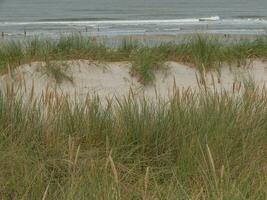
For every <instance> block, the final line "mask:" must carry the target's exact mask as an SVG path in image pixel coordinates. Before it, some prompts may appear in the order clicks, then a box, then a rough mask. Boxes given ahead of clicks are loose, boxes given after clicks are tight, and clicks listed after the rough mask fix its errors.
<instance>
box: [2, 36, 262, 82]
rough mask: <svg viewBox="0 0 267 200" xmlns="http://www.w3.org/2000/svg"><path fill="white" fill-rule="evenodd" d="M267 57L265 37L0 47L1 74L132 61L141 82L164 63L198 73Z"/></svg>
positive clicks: (79, 40)
mask: <svg viewBox="0 0 267 200" xmlns="http://www.w3.org/2000/svg"><path fill="white" fill-rule="evenodd" d="M266 57H267V37H265V36H262V37H259V38H255V39H254V40H242V39H241V40H239V41H236V42H231V43H223V42H222V41H220V40H219V39H218V38H216V37H209V36H203V35H195V36H193V37H189V38H186V39H185V40H184V41H183V42H181V43H179V44H176V43H162V44H160V45H154V46H149V45H144V44H140V43H138V42H137V41H135V40H133V39H130V40H126V39H125V40H123V41H122V42H121V44H119V45H118V46H117V47H109V46H107V45H105V44H100V43H97V42H96V41H95V40H93V39H92V38H90V37H85V36H82V35H75V34H74V35H69V36H62V37H60V38H59V39H41V38H34V39H30V40H27V41H4V42H2V43H1V44H0V71H1V72H6V71H7V69H8V66H10V67H11V68H13V67H17V66H19V65H20V64H24V63H29V62H32V61H44V60H70V59H89V60H98V61H131V62H132V63H133V69H132V70H131V71H132V73H133V74H135V75H136V76H137V77H139V79H140V80H141V81H142V82H143V83H149V82H152V81H153V77H154V70H158V69H159V68H161V67H162V66H163V64H164V62H165V61H172V60H174V61H177V62H184V63H187V64H189V65H191V66H193V67H196V68H197V69H198V70H199V71H200V72H202V71H208V70H214V69H215V70H219V69H220V66H221V64H223V63H228V64H238V65H240V66H241V65H243V64H244V63H245V62H246V61H247V59H258V58H266Z"/></svg>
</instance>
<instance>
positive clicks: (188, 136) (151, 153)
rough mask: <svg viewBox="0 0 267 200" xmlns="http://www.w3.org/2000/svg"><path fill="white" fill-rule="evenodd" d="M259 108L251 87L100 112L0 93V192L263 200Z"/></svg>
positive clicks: (264, 156) (11, 195)
mask: <svg viewBox="0 0 267 200" xmlns="http://www.w3.org/2000/svg"><path fill="white" fill-rule="evenodd" d="M47 98H50V97H47ZM60 99H61V100H60ZM44 109H45V113H44V111H43V110H44ZM266 109H267V100H266V91H265V90H263V91H261V90H257V88H252V87H246V89H245V91H244V94H243V95H241V94H240V96H235V95H230V94H228V93H222V94H218V93H209V92H205V93H202V92H199V93H196V92H193V91H191V90H187V91H177V93H176V95H175V96H174V97H173V98H170V99H169V100H168V101H163V100H161V101H159V102H157V103H156V104H155V103H152V102H150V101H148V100H145V99H141V100H140V99H139V100H138V99H135V98H134V97H131V96H130V97H128V98H125V99H124V100H117V101H113V102H112V101H111V100H108V103H107V105H105V106H103V105H102V104H101V102H100V101H99V99H98V98H91V99H87V100H86V101H85V102H84V103H80V104H74V105H73V104H71V103H69V102H68V100H67V99H64V98H58V100H57V101H53V99H51V100H49V99H45V100H42V101H34V102H28V103H27V102H24V103H23V102H22V101H21V100H20V98H18V97H17V98H16V97H14V95H10V97H4V96H2V95H0V153H1V162H0V180H1V181H0V188H1V190H0V196H1V198H2V199H47V200H48V199H170V200H171V199H196V200H202V199H211V200H213V199H214V200H215V199H216V200H217V199H251V200H252V199H259V200H261V199H262V200H264V199H265V198H266V185H267V171H266V162H267V147H266V143H267V135H266V131H267V115H266Z"/></svg>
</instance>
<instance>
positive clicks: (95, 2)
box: [0, 0, 267, 35]
mask: <svg viewBox="0 0 267 200" xmlns="http://www.w3.org/2000/svg"><path fill="white" fill-rule="evenodd" d="M210 16H220V17H221V20H218V21H206V22H200V21H199V18H201V17H210ZM178 19H179V20H178ZM118 20H120V21H123V22H121V23H118ZM125 20H126V21H125ZM132 20H134V21H132ZM266 28H267V1H266V0H253V1H252V0H134V1H133V0H0V31H1V32H6V33H7V34H10V35H20V34H21V35H23V32H24V30H26V31H27V33H29V34H37V33H38V34H40V33H44V34H52V35H53V34H58V33H64V32H73V31H84V32H85V31H88V32H90V33H91V34H93V35H123V34H125V35H127V34H133V33H134V34H177V33H187V32H194V31H207V32H213V33H233V34H235V33H236V34H266Z"/></svg>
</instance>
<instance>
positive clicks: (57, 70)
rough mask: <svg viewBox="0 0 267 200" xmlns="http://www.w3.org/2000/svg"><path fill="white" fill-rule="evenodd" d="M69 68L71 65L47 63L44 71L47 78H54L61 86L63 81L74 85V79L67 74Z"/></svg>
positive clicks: (43, 68)
mask: <svg viewBox="0 0 267 200" xmlns="http://www.w3.org/2000/svg"><path fill="white" fill-rule="evenodd" d="M68 68H69V65H68V64H65V63H60V62H51V61H46V62H45V64H44V66H43V67H42V70H43V71H44V73H45V74H46V75H47V76H49V77H52V78H53V79H54V80H55V81H56V83H59V84H60V83H62V82H63V81H69V82H71V83H73V78H72V77H71V76H70V75H68V74H67V70H68Z"/></svg>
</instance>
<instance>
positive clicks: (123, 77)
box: [0, 60, 267, 99]
mask: <svg viewBox="0 0 267 200" xmlns="http://www.w3.org/2000/svg"><path fill="white" fill-rule="evenodd" d="M57 64H58V65H64V66H68V67H67V69H66V74H68V76H70V77H72V79H73V82H70V81H67V80H64V81H62V83H57V82H56V81H55V80H54V79H53V77H50V76H49V75H47V74H46V73H45V72H44V70H43V67H44V65H45V63H43V62H34V63H31V64H27V65H22V66H20V67H18V68H16V69H15V70H14V71H13V72H12V73H9V74H5V75H2V76H1V77H0V84H1V86H0V87H1V90H2V91H7V88H9V87H10V85H11V84H13V86H14V88H15V89H16V91H17V92H18V93H20V94H23V96H29V95H31V93H32V92H33V94H34V96H36V97H38V96H40V95H42V94H45V93H47V92H55V93H57V94H64V95H69V96H70V97H74V96H76V97H79V98H81V99H83V98H85V97H86V95H87V94H90V95H92V94H97V95H99V97H100V98H101V99H104V98H106V97H114V96H116V97H118V98H120V97H123V96H125V95H128V94H129V90H130V89H131V92H132V93H133V94H134V95H136V96H140V97H142V96H145V97H148V98H152V99H155V98H156V96H161V97H168V96H169V95H171V94H172V93H173V89H174V87H176V88H179V89H187V88H192V89H196V90H197V89H199V87H203V82H202V81H201V80H200V74H199V72H198V71H197V70H196V69H194V68H191V67H189V66H186V65H183V64H180V63H176V62H166V63H165V66H166V69H164V70H161V71H157V72H155V80H154V82H153V83H152V84H149V85H146V86H144V85H142V84H141V83H139V82H138V80H137V78H136V77H132V76H131V75H130V73H129V70H130V67H131V63H129V62H109V63H103V62H101V63H98V62H92V61H88V60H72V61H60V62H59V61H57ZM244 80H254V82H255V83H257V85H259V86H263V85H264V84H265V83H266V81H267V63H266V62H263V61H254V62H252V63H251V64H250V65H249V66H247V67H240V68H238V67H234V66H233V67H229V66H225V67H222V69H221V72H220V73H218V72H207V73H206V74H205V86H206V87H207V88H209V89H211V90H212V89H214V88H216V89H217V90H227V91H231V90H232V89H233V84H234V83H235V84H236V85H238V83H240V82H242V81H244Z"/></svg>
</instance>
